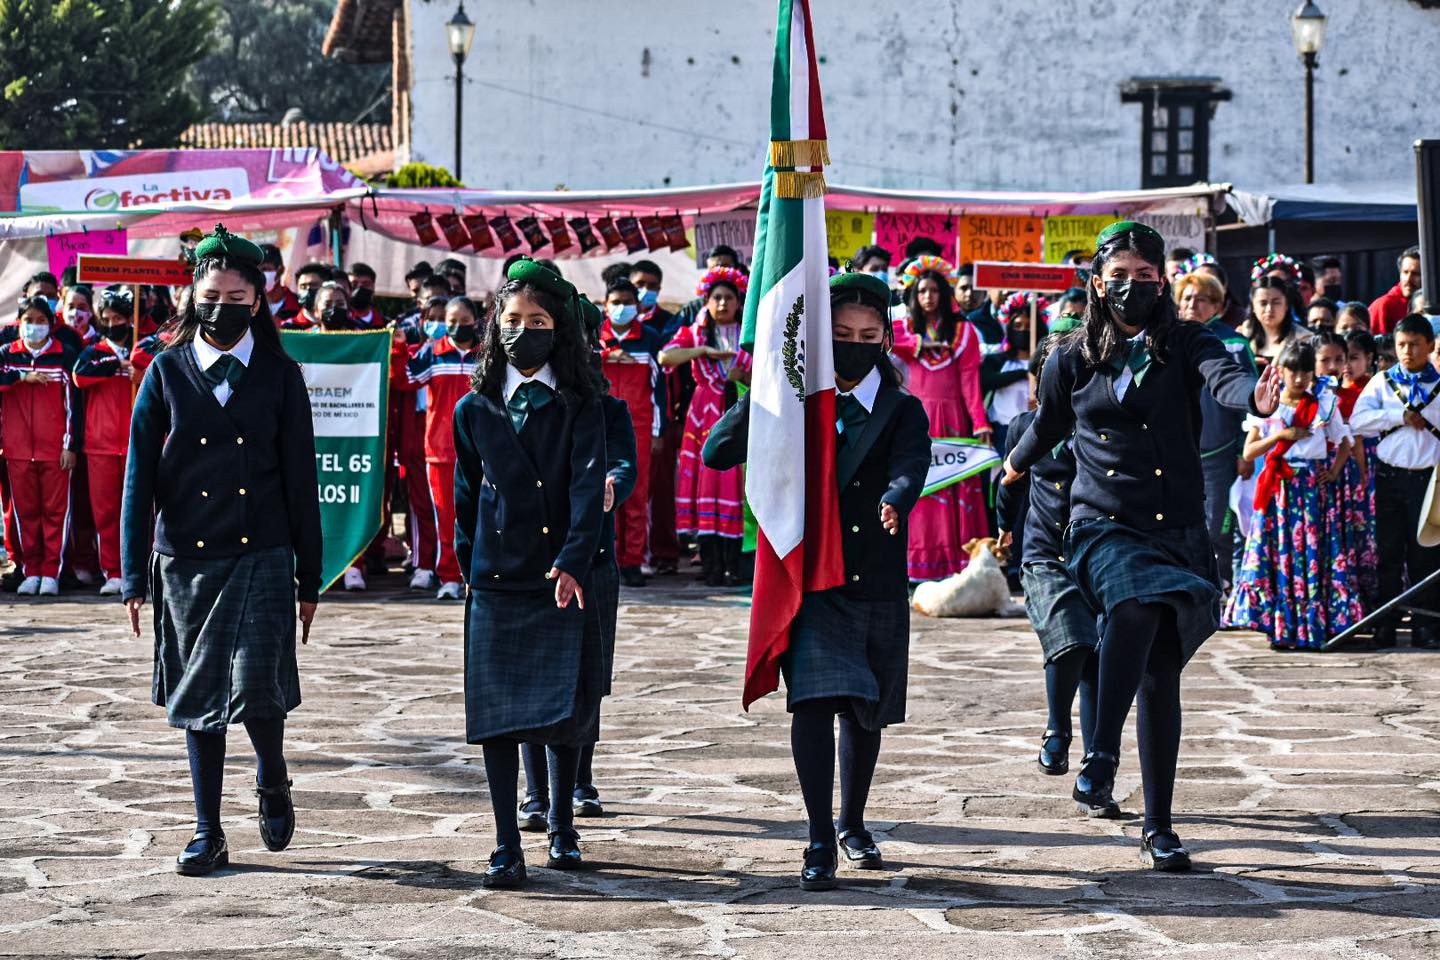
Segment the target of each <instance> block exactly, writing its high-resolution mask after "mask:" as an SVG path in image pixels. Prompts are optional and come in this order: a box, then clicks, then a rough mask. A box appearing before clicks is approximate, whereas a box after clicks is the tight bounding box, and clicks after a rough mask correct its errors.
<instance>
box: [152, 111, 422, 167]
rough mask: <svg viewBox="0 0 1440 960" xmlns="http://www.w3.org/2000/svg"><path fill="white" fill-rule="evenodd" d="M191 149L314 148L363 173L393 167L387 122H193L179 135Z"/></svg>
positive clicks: (392, 151) (181, 142)
mask: <svg viewBox="0 0 1440 960" xmlns="http://www.w3.org/2000/svg"><path fill="white" fill-rule="evenodd" d="M180 146H181V147H185V148H189V149H194V150H235V149H241V148H269V147H314V148H316V149H318V150H320V151H321V152H322V153H324V154H326V155H327V156H329V157H331V158H332V159H334V160H338V161H339V162H340V163H342V164H344V165H345V166H347V167H349V168H350V169H352V170H354V171H355V172H357V173H359V174H361V175H363V176H370V175H373V174H375V173H388V172H389V171H390V170H392V169H394V164H395V142H394V139H393V137H392V135H391V131H390V124H388V123H292V124H280V123H197V124H195V125H194V126H192V127H190V128H189V129H187V130H186V131H185V132H184V133H182V134H181V135H180Z"/></svg>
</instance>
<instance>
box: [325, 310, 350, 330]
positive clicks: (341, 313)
mask: <svg viewBox="0 0 1440 960" xmlns="http://www.w3.org/2000/svg"><path fill="white" fill-rule="evenodd" d="M320 322H321V323H323V324H324V325H325V326H327V327H343V326H347V325H348V324H349V323H350V311H349V310H347V309H345V308H344V307H331V308H330V309H329V310H326V311H325V314H324V315H323V316H322V317H321V318H320Z"/></svg>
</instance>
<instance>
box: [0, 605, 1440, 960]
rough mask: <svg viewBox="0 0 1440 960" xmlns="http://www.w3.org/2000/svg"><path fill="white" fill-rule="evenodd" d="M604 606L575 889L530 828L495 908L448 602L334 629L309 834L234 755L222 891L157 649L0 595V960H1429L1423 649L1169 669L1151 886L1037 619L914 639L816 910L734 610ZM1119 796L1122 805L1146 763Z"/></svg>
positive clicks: (248, 762) (455, 612) (83, 614)
mask: <svg viewBox="0 0 1440 960" xmlns="http://www.w3.org/2000/svg"><path fill="white" fill-rule="evenodd" d="M624 600H625V606H624V608H623V611H622V614H621V627H620V637H621V640H620V645H619V652H618V658H617V664H616V695H615V696H614V698H613V699H611V700H610V701H608V704H607V711H606V714H605V719H604V730H605V741H604V742H603V743H602V744H601V746H600V750H599V755H598V756H597V759H596V771H597V778H598V779H599V783H600V787H601V790H602V793H603V795H604V798H605V800H606V801H607V804H608V808H609V811H610V816H608V817H607V818H606V819H603V820H597V821H588V822H586V821H581V823H582V833H583V847H584V850H585V854H586V858H587V863H588V868H587V869H586V870H585V871H583V872H579V873H575V874H559V873H556V872H554V871H550V870H547V869H545V868H544V867H543V866H539V867H536V866H535V864H536V863H537V861H538V862H539V863H542V864H543V860H544V854H543V836H537V835H533V834H527V835H526V837H527V852H528V854H529V859H530V862H531V865H532V866H531V882H530V884H529V886H528V887H527V889H525V890H524V891H523V892H520V893H508V892H493V893H492V892H488V891H485V890H482V889H481V888H480V886H479V882H478V881H479V871H480V870H481V869H483V866H484V862H485V858H486V856H487V855H488V854H489V851H490V849H491V847H492V846H493V833H492V829H491V822H490V818H489V815H488V813H487V812H486V810H487V799H486V793H485V785H484V780H483V766H482V764H481V762H480V757H479V751H478V749H477V748H472V747H468V746H466V745H465V744H464V743H463V742H462V740H463V737H462V736H461V731H462V729H463V716H462V699H461V680H460V668H461V643H460V632H461V618H460V613H461V608H460V607H459V605H454V604H452V605H443V604H439V603H437V602H435V601H431V600H422V599H412V598H411V597H407V596H405V595H402V594H394V595H388V596H387V595H382V594H378V593H373V594H370V595H368V596H367V598H366V599H365V600H363V601H356V600H352V599H350V598H345V597H340V598H335V599H334V601H333V602H327V603H324V604H322V606H321V614H320V619H319V620H318V622H317V629H316V632H315V635H314V637H313V638H312V642H311V644H310V646H309V647H308V648H305V649H303V650H302V654H301V675H302V679H303V683H304V690H305V704H304V705H303V706H302V707H301V708H300V709H299V710H298V711H297V712H296V713H295V714H294V715H293V717H292V723H291V726H290V737H289V744H290V746H289V755H290V761H291V771H292V774H293V776H294V778H295V781H296V791H297V792H296V798H297V805H298V808H299V829H298V831H297V833H296V835H295V842H294V844H293V845H292V846H291V848H290V849H289V850H287V851H286V852H284V853H281V854H271V853H268V852H266V851H265V850H264V848H263V846H262V845H261V843H260V840H259V836H258V833H257V830H256V828H255V824H254V799H253V797H252V796H251V795H250V793H249V791H248V789H247V783H248V781H249V778H250V777H251V776H253V759H252V758H251V756H250V755H249V752H248V742H246V741H245V738H244V736H243V734H241V733H240V732H239V731H236V734H235V735H234V736H232V739H231V751H230V763H229V766H228V769H227V780H226V807H225V813H226V815H227V822H226V828H227V834H228V836H229V839H230V843H231V848H232V851H233V852H232V862H233V866H232V868H231V869H230V870H228V871H225V872H222V873H219V874H216V875H214V876H211V877H207V878H199V879H190V878H183V877H180V876H177V875H176V874H175V873H174V872H173V871H172V862H173V859H174V856H175V854H176V852H178V850H179V849H180V848H181V847H182V846H183V845H184V844H185V842H186V841H187V840H188V839H189V836H190V826H191V818H192V808H191V803H190V790H189V785H188V779H187V773H186V767H185V762H184V746H183V738H182V735H181V734H180V733H179V732H178V731H175V730H172V729H170V728H168V727H167V726H166V725H165V723H164V718H163V713H162V712H161V711H160V710H159V709H158V708H155V707H153V706H151V705H150V703H149V692H150V657H151V640H150V639H149V638H148V637H147V638H146V639H144V640H141V641H136V640H133V639H129V638H128V636H127V631H126V628H125V624H124V616H123V611H122V610H121V608H120V606H119V605H118V604H101V603H99V602H89V601H59V602H48V603H47V602H28V603H27V602H19V601H17V599H16V598H14V597H7V598H6V602H5V604H4V610H5V616H4V621H3V633H0V637H3V640H0V642H3V654H0V783H3V787H0V956H7V957H8V956H75V957H98V956H104V957H141V956H146V957H176V958H182V957H183V958H212V957H213V958H221V957H223V958H242V957H266V958H305V957H327V958H328V957H336V958H339V957H349V958H363V957H374V958H395V960H405V958H417V960H420V958H423V960H443V958H452V957H453V958H469V957H497V958H510V957H573V958H598V957H621V958H625V960H648V958H678V957H745V958H784V960H802V958H808V957H827V956H828V957H839V958H842V960H868V958H891V957H894V958H907V960H908V958H922V957H1003V958H1005V960H1022V958H1028V957H1075V958H1105V957H1150V956H1176V957H1181V956H1183V957H1201V956H1203V957H1215V956H1222V955H1223V956H1225V957H1226V958H1227V960H1235V958H1241V957H1275V958H1285V960H1295V958H1304V957H1347V958H1349V957H1355V958H1362V957H1363V958H1381V957H1388V958H1396V960H1402V958H1403V960H1409V958H1429V960H1434V958H1435V957H1437V956H1440V813H1437V807H1440V705H1437V697H1440V656H1435V655H1431V654H1426V653H1421V652H1410V651H1408V650H1400V651H1396V652H1391V653H1388V654H1384V655H1377V654H1369V653H1337V654H1327V655H1323V656H1320V655H1304V654H1273V653H1270V652H1269V651H1268V650H1267V649H1266V648H1265V645H1264V644H1263V642H1262V641H1260V640H1259V639H1258V638H1256V637H1253V636H1244V635H1233V634H1232V635H1222V636H1219V637H1217V638H1215V639H1214V640H1212V641H1211V642H1210V643H1209V645H1208V646H1207V647H1206V648H1205V649H1204V650H1203V651H1202V652H1201V654H1200V655H1199V656H1198V658H1197V659H1196V661H1195V662H1194V664H1192V666H1191V667H1190V668H1189V670H1188V671H1187V674H1186V683H1185V690H1186V702H1187V707H1188V712H1187V715H1186V729H1185V737H1186V739H1185V745H1184V747H1183V749H1182V753H1181V768H1182V769H1181V782H1180V785H1179V791H1178V798H1177V808H1178V810H1179V811H1180V812H1181V817H1180V819H1179V821H1178V823H1177V826H1178V828H1179V830H1180V832H1181V835H1182V836H1183V837H1184V838H1185V839H1186V841H1187V843H1188V844H1189V846H1190V847H1191V849H1192V851H1193V853H1194V856H1195V861H1196V866H1197V870H1196V872H1195V873H1193V874H1191V875H1189V876H1178V877H1166V876H1158V875H1155V874H1152V873H1149V872H1147V871H1144V870H1142V869H1140V867H1139V864H1138V860H1137V846H1138V840H1137V838H1138V831H1139V823H1138V821H1136V820H1133V819H1130V820H1124V821H1117V822H1108V823H1106V822H1085V821H1083V820H1081V819H1078V818H1077V817H1076V816H1074V815H1073V814H1072V810H1073V807H1072V805H1071V804H1070V802H1069V801H1068V799H1067V798H1068V792H1069V788H1070V779H1069V778H1053V779H1052V778H1047V777H1044V776H1041V775H1040V773H1039V772H1038V771H1037V769H1036V767H1035V764H1034V755H1035V748H1036V740H1037V736H1038V734H1039V732H1040V730H1041V726H1042V724H1043V720H1044V717H1043V710H1042V704H1043V687H1042V677H1041V672H1040V658H1039V652H1038V646H1037V644H1036V642H1035V640H1034V638H1033V636H1032V635H1031V633H1030V631H1029V629H1028V626H1027V625H1026V624H1025V623H1024V621H1014V620H1011V621H968V622H967V621H947V622H935V621H925V620H923V619H920V618H918V617H917V618H916V620H915V622H914V640H913V645H912V657H911V696H910V722H909V723H908V724H906V725H905V726H903V727H900V728H897V729H896V730H894V732H893V733H892V734H891V735H890V736H888V737H887V739H886V741H885V746H884V749H883V752H882V754H881V758H880V769H879V771H878V774H877V782H876V786H875V790H874V793H873V795H872V802H871V809H870V815H871V826H872V827H873V828H875V829H876V831H877V836H878V838H879V839H880V841H881V843H882V847H883V849H884V851H885V855H886V858H887V861H888V864H889V868H890V869H889V870H888V871H886V872H882V873H869V874H865V873H857V872H855V871H846V870H844V869H843V868H842V872H841V878H842V880H843V882H844V886H843V887H842V889H840V890H837V891H835V892H833V893H820V894H806V893H802V892H801V891H799V890H798V889H797V888H796V886H795V883H794V874H795V873H796V872H797V869H798V862H799V853H800V851H801V849H802V847H803V844H804V828H803V825H802V816H801V810H800V801H799V796H798V788H797V786H796V784H795V781H794V773H793V770H792V767H791V763H790V758H789V752H788V724H787V721H786V716H785V713H784V707H783V702H781V701H780V700H779V699H778V698H773V697H772V698H771V699H770V700H767V701H766V702H764V703H762V704H760V705H758V706H757V708H756V709H755V710H754V711H753V712H752V713H750V714H749V715H747V714H744V713H742V712H741V710H740V708H739V702H738V698H739V690H740V685H739V678H740V672H741V666H742V664H743V661H744V650H745V647H744V635H745V623H746V616H747V610H746V602H747V601H746V600H745V598H743V597H738V596H709V595H707V594H706V593H705V592H704V591H702V590H701V589H699V588H696V587H683V586H682V587H670V588H664V589H661V588H656V587H651V588H649V589H646V590H643V591H641V590H636V591H630V592H628V593H627V594H626V596H625V598H624ZM1077 759H1078V755H1077ZM1117 796H1119V797H1121V798H1123V799H1122V803H1123V805H1124V806H1125V808H1126V809H1127V810H1135V809H1137V808H1138V806H1139V802H1140V798H1139V775H1138V770H1137V768H1136V764H1135V759H1134V745H1133V740H1128V739H1127V746H1126V757H1125V761H1124V763H1123V764H1122V769H1121V776H1120V781H1119V783H1118V788H1117Z"/></svg>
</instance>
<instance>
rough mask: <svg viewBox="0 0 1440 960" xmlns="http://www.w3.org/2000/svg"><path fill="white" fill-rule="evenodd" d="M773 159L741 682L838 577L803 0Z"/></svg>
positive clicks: (753, 304) (821, 160)
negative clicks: (754, 528)
mask: <svg viewBox="0 0 1440 960" xmlns="http://www.w3.org/2000/svg"><path fill="white" fill-rule="evenodd" d="M779 3H780V19H779V26H778V27H777V29H776V32H775V70H774V84H773V87H772V89H771V94H770V159H769V164H768V165H767V166H766V168H765V178H764V183H763V188H762V190H761V195H760V214H759V222H758V224H757V227H756V231H755V257H754V262H753V264H752V273H751V277H750V290H749V294H748V295H747V296H746V298H745V325H744V332H743V334H742V337H741V340H742V341H743V345H744V346H745V348H746V349H748V350H749V351H750V352H751V353H752V354H753V356H754V365H753V369H752V374H751V376H752V379H751V384H750V449H749V452H748V458H747V466H746V471H745V493H746V497H747V498H748V499H749V501H750V507H751V509H752V510H753V511H754V513H755V520H756V523H757V525H758V527H759V531H758V536H757V540H756V545H755V586H754V602H753V605H752V607H751V610H750V650H749V656H748V659H747V663H746V665H745V691H744V694H743V697H742V700H743V703H744V705H745V706H746V707H747V708H748V707H749V706H750V704H751V703H753V702H755V701H756V700H758V699H759V698H760V697H763V696H765V695H766V694H767V693H770V692H772V691H774V690H775V689H776V688H777V687H778V686H779V678H780V665H779V661H780V655H781V654H783V653H784V652H785V650H786V649H787V648H788V646H789V642H790V626H791V624H792V623H793V621H794V620H795V614H796V613H797V612H798V611H799V609H800V598H801V595H802V594H803V593H805V592H807V591H812V590H828V589H830V588H832V587H838V586H840V585H841V584H842V583H843V582H844V580H845V563H844V558H843V556H842V555H841V551H840V510H839V491H838V490H837V489H836V486H835V444H836V436H837V434H836V429H835V370H834V361H833V359H832V356H831V346H830V287H829V280H830V271H829V264H828V261H827V255H828V247H827V244H826V238H825V200H824V197H825V177H824V174H823V173H822V172H821V168H822V166H823V165H824V164H826V163H828V162H829V154H828V148H827V145H826V141H825V114H824V110H823V109H822V107H821V103H820V78H819V75H818V74H817V73H816V70H815V44H814V39H813V35H812V33H811V28H810V0H779Z"/></svg>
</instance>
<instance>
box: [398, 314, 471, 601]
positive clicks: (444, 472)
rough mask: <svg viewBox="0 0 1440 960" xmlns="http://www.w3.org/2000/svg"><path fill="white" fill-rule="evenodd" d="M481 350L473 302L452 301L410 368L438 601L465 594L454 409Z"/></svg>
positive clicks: (466, 391) (463, 392)
mask: <svg viewBox="0 0 1440 960" xmlns="http://www.w3.org/2000/svg"><path fill="white" fill-rule="evenodd" d="M431 306H432V308H433V306H434V304H432V305H431ZM479 346H480V320H479V317H478V315H477V311H476V308H475V304H474V302H473V301H471V300H470V299H469V298H468V297H453V298H451V299H450V300H449V301H447V302H446V304H445V332H444V333H443V334H442V335H441V336H440V337H439V338H437V339H435V340H431V341H430V342H429V343H427V344H425V346H423V347H421V348H420V351H419V352H418V353H416V354H415V358H414V359H413V360H411V361H410V364H409V374H410V382H411V383H413V384H416V385H417V386H424V387H425V392H426V397H425V463H426V466H427V469H428V472H429V475H430V497H431V499H432V501H433V502H434V504H435V518H436V526H437V527H438V528H439V533H440V537H439V539H440V559H439V565H438V566H437V568H436V571H435V572H436V573H437V574H439V577H440V592H439V593H438V594H437V596H438V597H439V598H440V599H441V600H459V599H461V597H463V596H464V593H465V581H464V578H463V577H462V575H461V570H460V562H459V561H458V560H457V559H456V557H455V405H456V404H457V403H459V402H460V401H461V399H463V398H464V397H465V395H466V394H468V393H469V392H470V387H471V384H470V379H471V377H472V376H473V375H474V373H475V362H476V360H477V358H478V357H479V352H478V351H479Z"/></svg>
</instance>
